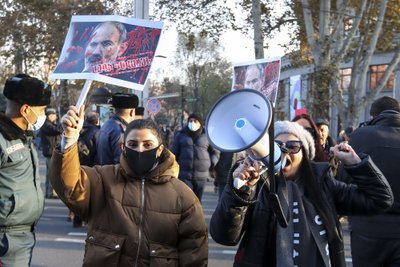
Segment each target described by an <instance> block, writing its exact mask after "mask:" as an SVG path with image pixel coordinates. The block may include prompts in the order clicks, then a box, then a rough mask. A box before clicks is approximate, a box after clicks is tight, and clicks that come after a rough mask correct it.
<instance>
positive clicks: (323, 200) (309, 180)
mask: <svg viewBox="0 0 400 267" xmlns="http://www.w3.org/2000/svg"><path fill="white" fill-rule="evenodd" d="M302 152H303V155H307V154H306V151H305V149H304V147H302ZM300 172H301V173H300V174H301V179H302V180H303V182H304V194H305V196H306V197H307V198H308V199H309V200H310V201H311V202H312V203H313V204H314V207H315V208H316V210H317V212H318V214H319V216H321V219H322V221H323V223H324V226H325V228H326V231H327V233H328V240H329V241H332V240H333V239H334V238H335V237H340V234H339V232H338V229H337V227H336V219H335V214H334V212H333V210H335V209H334V208H333V207H332V205H331V203H330V202H329V201H328V196H326V195H325V194H324V191H323V190H322V184H320V183H319V181H318V178H317V177H316V175H315V174H314V172H313V170H312V167H311V161H310V160H309V159H308V157H307V156H303V160H302V162H301V166H300Z"/></svg>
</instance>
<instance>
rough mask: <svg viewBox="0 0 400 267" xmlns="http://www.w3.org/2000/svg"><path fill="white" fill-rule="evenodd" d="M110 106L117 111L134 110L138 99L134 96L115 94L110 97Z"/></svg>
mask: <svg viewBox="0 0 400 267" xmlns="http://www.w3.org/2000/svg"><path fill="white" fill-rule="evenodd" d="M111 104H112V106H113V107H114V108H117V109H128V108H136V107H137V106H138V104H139V98H138V97H137V95H135V94H123V93H116V94H113V95H112V99H111Z"/></svg>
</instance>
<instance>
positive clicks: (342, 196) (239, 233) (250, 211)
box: [210, 157, 393, 267]
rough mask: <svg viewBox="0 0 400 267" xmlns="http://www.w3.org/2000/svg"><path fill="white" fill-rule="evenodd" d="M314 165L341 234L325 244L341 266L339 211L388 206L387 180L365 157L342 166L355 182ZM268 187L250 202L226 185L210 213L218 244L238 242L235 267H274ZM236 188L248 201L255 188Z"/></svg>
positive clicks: (371, 211) (368, 210) (347, 212)
mask: <svg viewBox="0 0 400 267" xmlns="http://www.w3.org/2000/svg"><path fill="white" fill-rule="evenodd" d="M312 164H313V169H314V173H315V175H316V176H317V177H319V181H320V187H321V190H323V192H324V195H325V196H326V197H327V199H328V201H329V202H330V203H331V205H330V206H331V207H333V210H332V212H334V214H335V218H336V225H337V229H338V231H339V234H340V235H339V237H338V238H335V239H333V240H332V241H331V242H330V243H329V247H330V259H331V263H332V266H333V267H344V266H346V264H345V261H344V259H345V258H344V246H343V239H342V238H341V235H342V230H341V227H340V223H339V216H338V214H341V215H350V214H365V215H366V214H374V213H378V212H379V211H382V210H385V209H387V208H388V207H390V206H391V204H392V201H393V195H392V192H391V190H390V187H389V185H388V183H387V181H386V179H385V178H384V176H383V175H382V173H381V172H380V171H379V169H377V168H376V166H375V165H374V163H373V162H372V160H371V159H370V158H369V157H366V158H364V159H363V160H362V162H361V163H360V164H357V165H355V166H351V167H348V168H346V170H347V171H348V173H349V174H351V175H352V177H353V179H354V181H355V182H356V183H357V185H354V184H353V185H348V184H346V183H343V182H340V181H338V180H336V179H335V178H334V177H333V176H332V175H331V172H327V171H326V170H327V168H328V164H327V163H312ZM260 184H261V183H258V186H259V185H260ZM267 191H268V190H267V189H265V187H264V188H263V189H262V190H261V191H260V193H259V194H258V193H257V196H258V201H257V202H256V203H255V204H252V205H248V204H245V203H244V202H242V201H239V200H238V199H237V198H236V197H234V195H233V193H232V191H231V190H230V188H229V187H225V191H224V193H223V195H222V198H221V200H220V201H219V202H218V206H217V208H216V210H215V212H214V214H213V215H212V218H211V222H210V233H211V236H212V238H213V239H214V240H215V241H216V242H218V243H220V244H223V245H229V246H234V245H236V244H237V243H239V241H240V240H241V242H240V246H239V249H238V252H237V254H236V257H235V263H234V266H236V267H239V266H240V267H262V266H270V267H272V266H275V260H276V259H275V257H276V255H275V235H276V228H275V226H276V219H275V216H274V215H273V213H272V211H271V205H270V201H268V199H267V195H268V192H267ZM235 192H236V193H237V194H240V195H241V197H242V198H244V199H248V200H251V199H252V198H254V196H255V195H256V192H255V190H254V191H253V190H249V191H247V192H242V191H239V190H236V189H235ZM239 259H240V260H239Z"/></svg>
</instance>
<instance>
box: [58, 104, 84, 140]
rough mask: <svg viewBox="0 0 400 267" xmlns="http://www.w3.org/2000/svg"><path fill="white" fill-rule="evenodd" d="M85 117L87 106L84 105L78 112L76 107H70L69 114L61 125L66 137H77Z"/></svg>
mask: <svg viewBox="0 0 400 267" xmlns="http://www.w3.org/2000/svg"><path fill="white" fill-rule="evenodd" d="M84 117H85V106H84V105H82V106H81V108H80V109H79V110H78V109H77V108H76V107H75V106H70V107H69V110H68V112H67V114H65V115H64V116H63V117H62V119H61V125H62V127H63V129H64V135H65V136H66V137H77V136H79V133H80V131H81V130H82V127H83V121H84Z"/></svg>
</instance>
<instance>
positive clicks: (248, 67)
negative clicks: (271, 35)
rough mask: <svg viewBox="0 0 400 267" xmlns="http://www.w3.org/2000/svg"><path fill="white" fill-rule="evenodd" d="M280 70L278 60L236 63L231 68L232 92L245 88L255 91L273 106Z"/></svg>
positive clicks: (279, 61)
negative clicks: (232, 73)
mask: <svg viewBox="0 0 400 267" xmlns="http://www.w3.org/2000/svg"><path fill="white" fill-rule="evenodd" d="M280 69H281V60H280V58H277V59H258V60H255V61H251V62H242V63H236V64H234V67H233V72H234V75H233V82H232V91H234V90H238V89H245V88H246V89H254V90H257V91H259V92H261V93H262V94H263V95H265V96H266V97H267V98H268V100H270V101H271V103H272V104H273V105H274V106H275V102H276V96H277V93H278V85H279V75H280Z"/></svg>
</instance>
